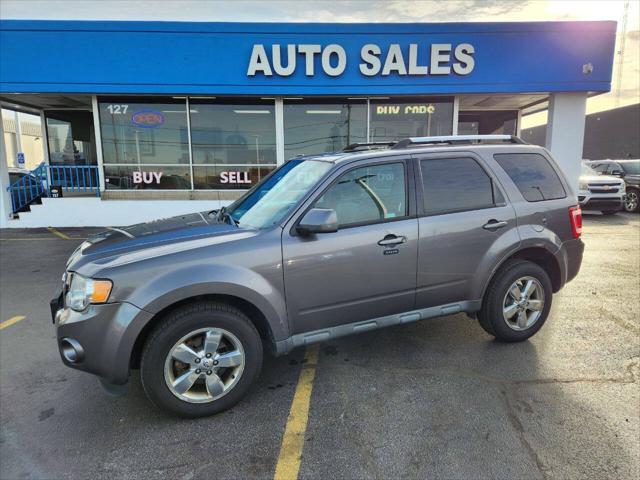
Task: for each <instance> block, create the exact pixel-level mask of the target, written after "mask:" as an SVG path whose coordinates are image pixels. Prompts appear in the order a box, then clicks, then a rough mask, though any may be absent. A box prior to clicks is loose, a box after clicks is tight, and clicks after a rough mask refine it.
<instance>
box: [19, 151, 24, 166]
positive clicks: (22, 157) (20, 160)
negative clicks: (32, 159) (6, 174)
mask: <svg viewBox="0 0 640 480" xmlns="http://www.w3.org/2000/svg"><path fill="white" fill-rule="evenodd" d="M18 165H19V166H21V167H23V166H24V153H23V152H18Z"/></svg>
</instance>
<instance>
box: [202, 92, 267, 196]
mask: <svg viewBox="0 0 640 480" xmlns="http://www.w3.org/2000/svg"><path fill="white" fill-rule="evenodd" d="M190 119H191V146H192V149H193V163H194V167H193V176H194V188H196V189H220V190H224V189H248V188H251V187H252V186H253V185H255V184H256V183H257V182H259V181H260V180H261V179H262V178H263V177H264V176H265V175H267V174H268V173H269V172H270V171H271V170H273V169H275V168H276V127H275V102H274V100H273V99H271V100H269V99H265V100H259V99H246V100H245V99H239V98H228V99H190Z"/></svg>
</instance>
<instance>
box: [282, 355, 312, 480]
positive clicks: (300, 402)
mask: <svg viewBox="0 0 640 480" xmlns="http://www.w3.org/2000/svg"><path fill="white" fill-rule="evenodd" d="M304 360H305V362H304V363H303V366H302V371H301V372H300V377H299V378H298V385H297V386H296V392H295V394H294V395H293V401H292V402H291V410H290V411H289V418H288V419H287V426H286V427H285V430H284V436H283V437H282V445H281V446H280V455H279V456H278V463H277V464H276V471H275V474H274V476H273V478H274V480H295V479H297V478H298V472H299V471H300V461H301V459H302V449H303V448H304V436H305V433H306V431H307V421H308V419H309V405H310V403H311V391H312V390H313V379H314V378H315V375H316V366H317V365H318V345H312V346H311V347H307V350H306V352H305V355H304Z"/></svg>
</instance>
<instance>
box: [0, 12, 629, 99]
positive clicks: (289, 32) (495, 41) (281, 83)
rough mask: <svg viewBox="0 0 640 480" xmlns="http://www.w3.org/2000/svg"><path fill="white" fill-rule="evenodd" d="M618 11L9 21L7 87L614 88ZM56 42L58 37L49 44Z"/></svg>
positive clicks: (4, 41)
mask: <svg viewBox="0 0 640 480" xmlns="http://www.w3.org/2000/svg"><path fill="white" fill-rule="evenodd" d="M615 33H616V23H615V22H610V21H602V22H525V23H437V24H424V23H416V24H303V23H296V24H275V23H273V24H272V23H268V24H267V23H178V22H105V21H99V22H92V21H23V20H5V21H0V44H1V45H2V55H1V56H0V92H5V93H37V92H41V93H47V92H56V93H95V94H99V93H140V94H263V95H265V94H266V95H309V94H316V95H322V94H324V95H327V94H353V95H357V94H363V95H364V94H427V93H428V94H452V93H522V92H557V91H590V92H605V91H608V90H610V85H611V71H612V63H613V54H614V45H615ZM51 45H55V48H48V47H49V46H51Z"/></svg>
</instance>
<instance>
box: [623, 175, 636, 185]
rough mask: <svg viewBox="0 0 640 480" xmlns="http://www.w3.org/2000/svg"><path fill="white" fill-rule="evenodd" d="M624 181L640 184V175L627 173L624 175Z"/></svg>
mask: <svg viewBox="0 0 640 480" xmlns="http://www.w3.org/2000/svg"><path fill="white" fill-rule="evenodd" d="M624 181H625V183H627V184H631V185H640V175H635V174H627V175H625V176H624Z"/></svg>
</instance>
